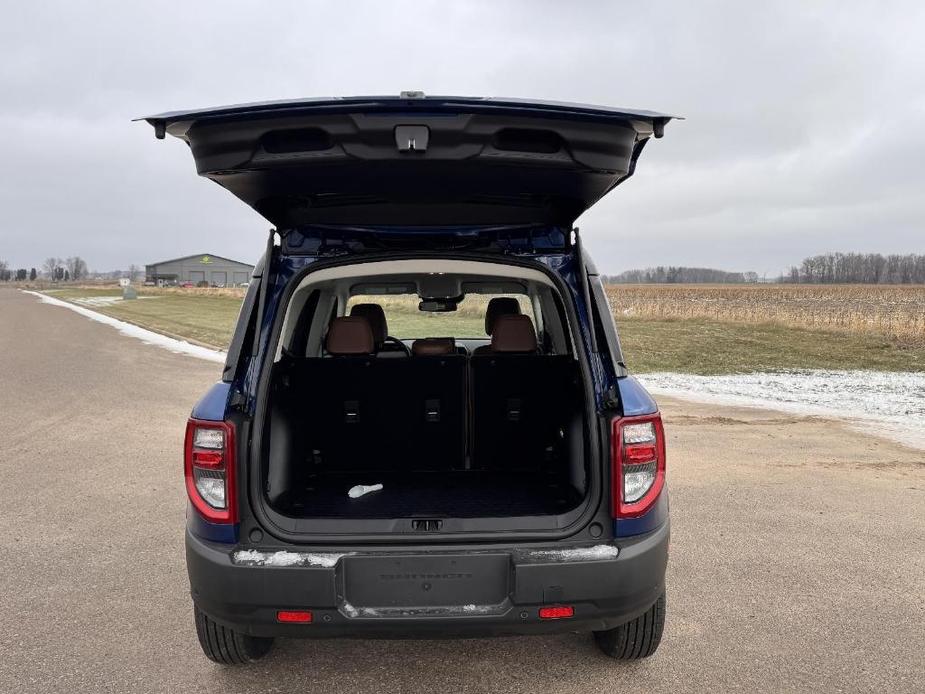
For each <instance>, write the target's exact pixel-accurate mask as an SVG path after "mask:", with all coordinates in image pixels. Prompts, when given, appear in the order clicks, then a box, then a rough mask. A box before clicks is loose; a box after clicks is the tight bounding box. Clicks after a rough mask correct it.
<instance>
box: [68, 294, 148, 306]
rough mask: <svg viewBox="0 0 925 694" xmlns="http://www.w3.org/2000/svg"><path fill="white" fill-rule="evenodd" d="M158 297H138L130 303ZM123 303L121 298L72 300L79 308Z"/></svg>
mask: <svg viewBox="0 0 925 694" xmlns="http://www.w3.org/2000/svg"><path fill="white" fill-rule="evenodd" d="M160 298H161V297H159V296H139V297H136V298H134V299H131V301H142V300H148V299H160ZM123 301H125V299H123V298H122V297H121V296H85V297H81V298H80V299H73V302H74V303H75V304H80V305H81V306H112V305H113V304H118V303H121V302H123Z"/></svg>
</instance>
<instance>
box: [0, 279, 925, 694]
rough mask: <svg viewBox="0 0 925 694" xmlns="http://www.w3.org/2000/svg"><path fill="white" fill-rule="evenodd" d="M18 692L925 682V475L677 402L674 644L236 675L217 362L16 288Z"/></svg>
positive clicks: (865, 453) (313, 664)
mask: <svg viewBox="0 0 925 694" xmlns="http://www.w3.org/2000/svg"><path fill="white" fill-rule="evenodd" d="M0 326H2V327H0V471H2V475H3V483H2V484H0V513H2V519H3V520H2V523H0V528H2V532H0V586H2V590H0V615H2V617H0V619H2V621H0V691H2V692H82V691H106V692H135V691H137V692H184V693H186V692H199V691H201V692H210V693H214V692H218V691H224V692H294V691H300V692H312V691H319V692H320V691H336V692H367V691H368V692H386V691H401V692H412V691H422V692H436V691H448V692H485V691H500V692H544V691H555V692H619V691H633V692H636V691H640V690H645V689H651V690H652V691H669V690H670V691H697V692H703V691H735V690H739V691H759V690H763V691H807V690H816V691H845V690H847V691H873V690H878V691H915V690H919V691H921V690H922V689H923V688H925V675H923V672H925V626H923V625H925V604H923V596H925V527H923V526H925V463H923V455H922V454H921V453H920V452H915V451H910V450H907V449H903V448H901V447H899V446H895V445H892V444H889V443H886V442H883V441H879V440H877V439H872V438H866V437H863V436H861V435H859V434H855V433H852V432H848V431H846V430H843V429H842V428H840V427H839V426H838V425H835V424H831V423H828V422H823V421H819V420H814V419H811V418H797V417H790V416H784V415H780V414H775V413H770V412H756V411H745V410H730V409H723V410H721V409H717V408H711V409H710V410H709V411H708V412H704V409H703V408H702V407H695V406H691V405H687V404H684V403H680V402H670V401H666V402H664V403H663V409H664V410H665V411H666V413H667V415H668V431H669V438H670V441H669V464H670V466H671V472H670V483H671V489H672V514H673V523H674V525H673V537H672V556H671V562H670V570H669V574H670V575H669V611H668V624H667V629H666V634H665V639H664V641H663V642H662V647H661V649H660V651H659V652H658V654H657V655H656V656H655V657H654V658H652V659H650V660H648V661H645V662H642V663H638V664H630V665H626V664H619V663H613V662H611V661H609V660H608V659H606V658H604V657H603V656H601V655H599V654H598V652H597V651H596V650H595V648H594V646H593V645H592V643H591V640H590V638H589V637H588V636H586V635H580V634H576V635H562V636H555V637H534V638H510V639H497V640H477V641H455V640H453V641H328V642H311V641H308V642H281V643H279V644H278V645H277V648H276V649H275V651H274V652H273V653H272V654H271V656H269V657H268V658H267V659H266V660H265V661H262V662H261V663H260V664H258V665H256V666H254V667H250V668H246V669H222V668H220V667H218V666H215V665H212V664H211V663H210V662H208V661H206V660H205V658H204V657H203V656H202V655H201V654H200V652H199V647H198V644H197V643H196V638H195V634H194V631H193V625H192V619H191V603H190V599H189V596H188V593H187V585H186V576H185V571H184V565H183V551H182V530H183V525H184V520H183V518H184V508H185V497H184V489H183V485H182V479H181V469H180V445H181V438H182V432H183V426H184V422H185V419H186V416H187V413H188V411H189V409H190V406H191V404H192V402H193V401H194V400H195V399H196V397H197V394H199V393H201V392H202V390H203V389H204V388H205V387H206V386H207V385H208V384H209V383H210V382H211V381H213V380H215V379H216V378H218V376H219V373H218V367H217V366H216V365H214V364H209V363H206V362H201V361H197V360H195V359H193V358H191V357H185V356H180V355H175V354H171V353H169V352H167V351H164V350H162V349H159V348H156V347H151V346H147V345H144V344H142V343H140V342H138V341H135V340H133V339H131V338H128V337H123V336H121V335H119V334H118V333H117V332H116V331H115V330H113V329H111V328H109V327H107V326H104V325H100V324H97V323H94V322H92V321H89V320H87V319H85V318H82V317H80V316H78V315H77V314H75V313H73V312H71V311H68V310H67V309H63V308H58V307H53V306H48V305H42V304H40V303H39V302H38V301H37V300H36V299H35V298H33V297H29V296H26V295H23V294H20V293H18V292H15V291H11V290H0Z"/></svg>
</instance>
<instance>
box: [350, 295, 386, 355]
mask: <svg viewBox="0 0 925 694" xmlns="http://www.w3.org/2000/svg"><path fill="white" fill-rule="evenodd" d="M350 315H351V316H359V317H360V318H365V319H366V320H367V321H369V327H370V328H371V329H372V331H373V339H374V340H375V341H376V344H377V345H381V344H382V343H383V342H385V338H386V337H388V335H389V325H388V323H386V320H385V311H383V310H382V307H381V306H380V305H379V304H357V305H356V306H354V307H353V308H352V309H350Z"/></svg>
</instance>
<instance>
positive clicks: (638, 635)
mask: <svg viewBox="0 0 925 694" xmlns="http://www.w3.org/2000/svg"><path fill="white" fill-rule="evenodd" d="M664 628H665V594H664V593H662V594H661V596H660V597H659V599H658V600H656V601H655V604H654V605H652V607H650V608H649V609H648V611H647V612H646V613H645V614H642V615H640V616H638V617H636V619H634V620H632V621H631V622H627V623H626V624H621V625H620V626H618V627H614V628H613V629H607V630H605V631H595V632H594V640H595V641H597V645H598V647H599V648H600V649H601V650H602V651H604V653H606V654H607V655H609V656H610V657H611V658H616V659H617V660H639V659H640V658H648V657H649V656H650V655H652V654H653V653H655V651H656V649H657V648H658V644H659V642H661V640H662V631H663V630H664Z"/></svg>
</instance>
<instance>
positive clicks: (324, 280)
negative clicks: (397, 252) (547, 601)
mask: <svg viewBox="0 0 925 694" xmlns="http://www.w3.org/2000/svg"><path fill="white" fill-rule="evenodd" d="M422 263H423V261H390V262H387V263H368V264H360V265H351V266H343V267H338V268H329V269H326V270H320V271H318V272H315V273H311V274H309V275H308V276H307V277H306V278H305V279H303V280H302V281H301V283H300V285H299V287H298V288H297V289H296V290H295V291H294V293H293V294H292V297H291V300H290V302H289V305H288V308H287V310H286V311H285V316H284V318H283V326H282V328H281V333H280V340H279V345H278V348H277V352H276V359H275V361H274V363H273V366H272V370H271V373H270V374H269V379H270V382H269V388H268V401H267V406H266V416H265V418H264V421H263V422H262V425H261V423H258V426H262V432H263V436H262V445H261V451H262V454H261V456H260V457H261V459H260V472H261V478H262V485H261V486H262V489H263V492H264V498H263V501H264V504H265V508H266V509H267V510H269V512H270V514H271V516H272V517H273V520H274V521H275V522H277V523H278V524H280V525H282V526H283V527H286V528H288V529H290V530H295V531H301V532H306V533H312V532H323V531H324V530H325V529H328V530H330V529H332V528H336V532H340V533H343V532H344V531H345V528H347V529H349V528H353V529H355V530H357V532H361V531H362V532H384V533H388V532H414V533H422V532H423V533H426V532H433V531H443V532H447V531H465V530H468V529H478V530H480V531H484V530H491V529H495V528H496V529H507V528H514V527H519V528H529V529H531V530H536V529H543V528H549V529H557V528H562V527H566V526H567V525H569V524H570V523H571V522H574V520H575V519H576V518H577V517H578V516H579V515H580V514H581V511H582V509H584V507H585V503H584V502H585V501H586V499H587V495H588V489H589V482H588V480H589V465H590V462H589V455H588V451H589V450H590V446H589V444H588V423H589V422H588V413H587V412H586V402H587V392H586V388H585V386H584V384H583V381H582V376H581V373H582V370H581V368H580V365H579V363H578V361H577V360H576V357H575V350H574V349H573V342H572V335H571V330H570V327H569V324H568V320H567V317H566V312H565V310H564V307H563V304H562V299H561V297H560V296H559V294H558V291H557V290H556V288H555V287H554V286H553V285H552V284H551V282H550V281H549V280H548V279H547V278H546V277H545V275H543V274H542V273H540V272H538V271H534V270H526V269H523V268H513V267H506V266H498V265H496V264H494V265H493V264H489V263H475V262H469V261H439V262H438V263H437V265H438V266H440V267H445V269H444V270H439V269H438V268H437V267H435V266H434V263H435V261H432V260H431V261H427V262H426V263H424V264H423V265H422ZM422 268H428V269H427V270H426V271H422ZM377 271H378V272H379V274H376V272H377ZM499 271H501V272H504V273H505V274H504V276H503V277H502V276H499V275H497V274H496V275H491V274H483V273H487V272H494V273H498V272H499ZM508 271H511V272H512V273H513V274H517V273H519V274H520V275H521V277H515V278H512V277H511V276H509V275H508V274H507V272H508ZM372 485H382V488H381V489H377V490H376V491H370V492H367V493H354V494H353V495H351V494H350V491H351V490H352V489H354V488H356V487H359V486H372ZM335 522H336V525H334V523H335ZM351 522H356V525H355V526H351V525H350V523H351Z"/></svg>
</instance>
